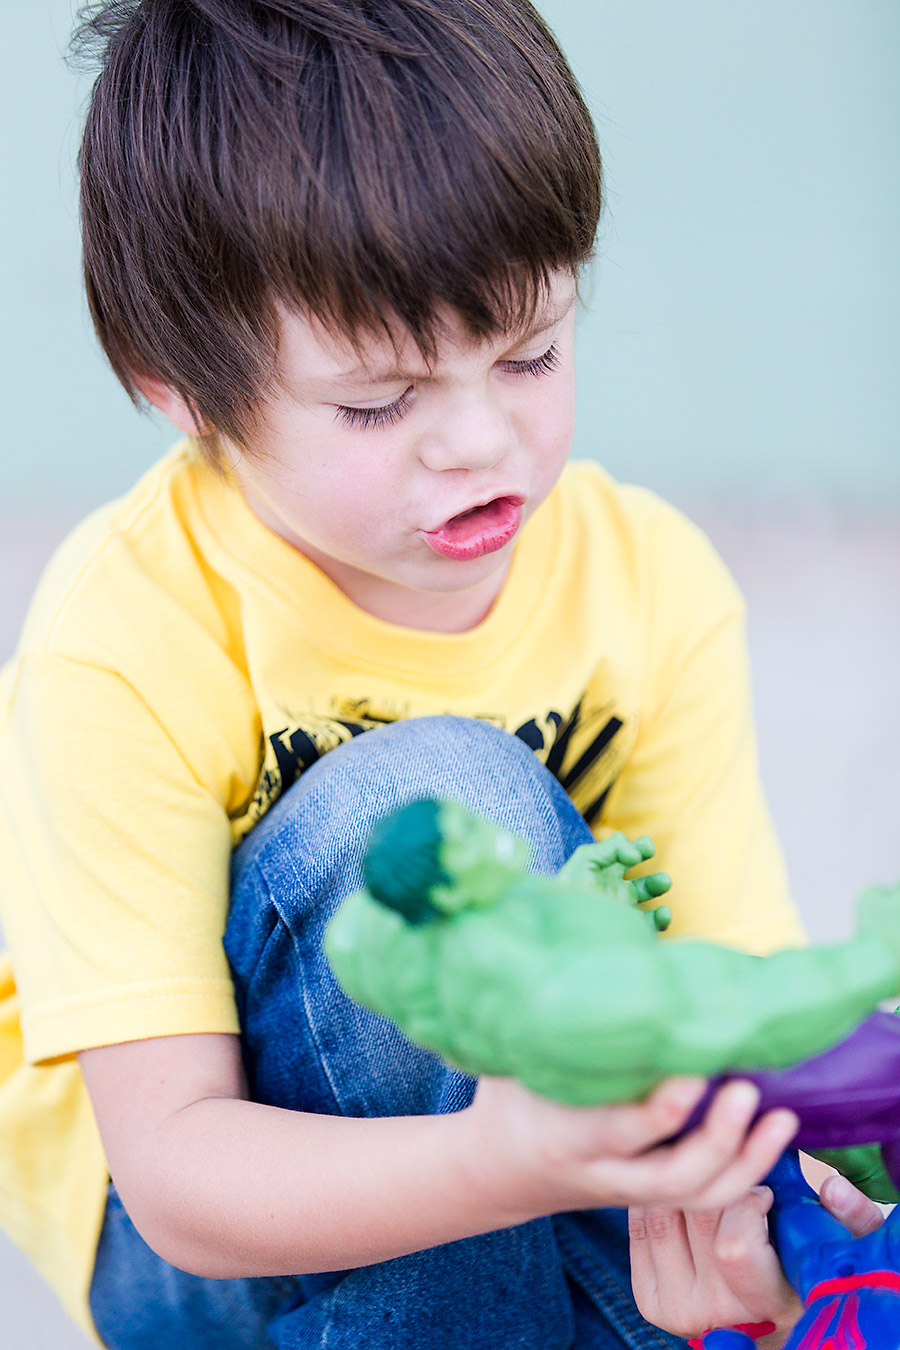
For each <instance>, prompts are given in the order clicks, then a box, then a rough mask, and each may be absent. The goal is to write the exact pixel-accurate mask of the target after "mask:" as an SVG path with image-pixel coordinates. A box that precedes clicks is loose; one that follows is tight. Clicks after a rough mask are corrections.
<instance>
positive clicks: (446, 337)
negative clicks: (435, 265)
mask: <svg viewBox="0 0 900 1350" xmlns="http://www.w3.org/2000/svg"><path fill="white" fill-rule="evenodd" d="M575 299H576V283H575V279H574V278H573V277H572V276H570V275H569V274H559V275H556V276H554V277H553V278H552V279H551V284H550V286H549V287H548V289H547V290H546V291H545V292H544V294H543V295H542V297H541V298H540V299H539V301H538V304H537V306H536V308H535V312H534V318H533V320H532V322H531V323H530V324H528V325H526V327H525V328H524V329H522V330H520V331H517V332H510V333H504V334H499V335H498V336H497V337H496V338H494V339H492V340H489V341H488V343H487V344H481V345H488V346H490V347H492V348H493V347H497V348H501V349H502V348H506V347H510V346H513V345H514V344H515V343H517V342H523V341H527V340H528V339H529V338H530V337H532V336H535V335H537V334H539V333H543V332H544V331H546V330H548V329H550V328H553V327H555V326H556V325H558V324H559V323H561V322H562V320H563V319H564V318H565V317H566V315H567V314H568V313H569V311H570V310H571V309H572V307H573V305H574V303H575ZM438 320H439V322H438V328H439V332H440V334H441V336H440V339H439V342H438V353H437V360H436V362H435V367H437V366H439V365H440V364H441V362H442V360H449V359H452V358H453V357H454V356H458V355H460V354H464V353H465V352H467V351H471V350H472V348H473V347H475V346H478V345H479V344H477V343H474V342H473V340H472V338H471V336H469V335H468V334H467V333H466V332H465V330H464V329H463V326H462V324H461V323H460V321H459V319H458V318H457V317H456V316H455V315H454V314H453V313H452V311H449V310H448V311H446V312H445V313H442V314H439V315H438ZM280 326H281V333H280V341H279V365H280V367H281V377H282V379H283V381H284V382H285V383H286V384H288V385H291V384H295V383H299V382H305V381H307V380H309V381H327V382H328V383H329V384H336V385H353V386H355V387H357V388H358V387H360V386H363V385H365V384H366V383H367V382H368V383H371V384H376V383H383V382H384V381H385V380H389V379H391V378H392V377H394V376H398V375H411V374H414V373H417V374H419V375H421V376H423V377H424V376H425V375H428V374H430V373H431V372H430V371H429V370H428V369H427V367H426V363H425V360H424V358H423V356H422V353H421V351H420V349H419V347H418V345H417V344H416V342H415V340H414V338H413V337H412V335H411V334H410V333H408V332H404V330H403V327H402V325H400V324H399V323H398V324H397V326H396V328H391V325H390V324H388V330H389V332H390V334H391V335H390V336H389V335H388V332H386V333H385V334H384V336H383V337H382V336H376V335H371V336H366V335H362V336H361V337H359V338H357V339H356V340H355V341H354V340H353V339H352V338H351V337H349V336H348V335H345V334H341V333H335V332H333V331H331V330H330V329H329V328H327V327H326V326H325V324H324V323H322V322H321V320H319V319H318V318H316V316H315V315H309V314H303V313H299V312H297V311H287V310H285V309H282V310H281V313H280Z"/></svg>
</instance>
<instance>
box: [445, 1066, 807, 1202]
mask: <svg viewBox="0 0 900 1350" xmlns="http://www.w3.org/2000/svg"><path fill="white" fill-rule="evenodd" d="M704 1086H705V1084H704V1082H703V1080H701V1079H693V1078H673V1079H669V1080H668V1081H667V1082H665V1083H663V1084H661V1085H660V1086H659V1087H658V1088H657V1089H656V1091H655V1092H654V1093H653V1094H652V1095H651V1096H650V1097H648V1098H647V1100H646V1101H645V1102H640V1103H627V1104H621V1105H614V1106H598V1107H572V1106H562V1105H560V1104H558V1103H556V1102H551V1101H548V1100H546V1099H545V1098H543V1097H538V1096H536V1095H534V1094H533V1093H531V1092H529V1091H528V1090H527V1089H526V1088H524V1087H522V1086H521V1084H519V1083H516V1082H514V1081H513V1080H511V1079H497V1078H483V1079H481V1080H480V1082H479V1084H478V1090H477V1092H476V1095H475V1101H474V1102H473V1104H472V1106H471V1107H470V1108H469V1112H470V1125H471V1127H472V1128H473V1130H474V1131H475V1134H476V1141H475V1147H474V1148H473V1150H472V1156H473V1158H475V1159H477V1160H478V1161H477V1166H478V1168H479V1171H480V1175H479V1177H478V1178H477V1181H478V1184H481V1185H483V1186H487V1187H488V1188H489V1189H491V1190H492V1191H493V1196H494V1198H495V1199H496V1200H497V1201H498V1202H501V1203H502V1202H503V1201H504V1197H505V1200H506V1203H507V1204H508V1205H509V1206H510V1208H512V1209H514V1210H515V1212H516V1214H517V1216H519V1217H518V1219H517V1220H513V1221H520V1220H521V1218H534V1217H537V1216H538V1215H539V1214H550V1213H557V1212H560V1211H562V1210H567V1209H590V1208H593V1207H596V1206H605V1205H616V1206H621V1207H625V1206H628V1205H640V1206H648V1205H662V1206H667V1207H668V1206H672V1205H678V1206H679V1208H684V1209H700V1210H710V1209H721V1208H724V1207H725V1206H727V1205H731V1204H732V1203H733V1202H734V1201H736V1200H737V1199H738V1198H739V1197H740V1196H743V1195H744V1194H745V1193H746V1192H747V1191H748V1190H749V1189H750V1187H752V1186H753V1185H755V1184H756V1182H758V1181H759V1180H760V1178H761V1177H763V1176H765V1174H766V1173H767V1172H768V1171H769V1170H770V1168H771V1167H772V1166H773V1165H774V1163H775V1161H776V1159H777V1158H778V1157H779V1156H780V1154H781V1153H782V1152H783V1150H784V1149H785V1148H786V1147H787V1145H788V1144H789V1143H790V1140H791V1139H792V1137H793V1135H794V1134H795V1133H796V1130H797V1118H796V1116H795V1115H794V1114H793V1112H791V1111H771V1112H769V1113H768V1115H766V1116H764V1117H763V1118H762V1119H761V1120H759V1121H757V1122H756V1124H755V1125H752V1126H751V1121H752V1120H753V1115H754V1112H755V1110H756V1106H757V1102H758V1100H759V1094H758V1092H757V1090H756V1088H755V1087H754V1086H753V1085H752V1084H750V1083H746V1082H733V1083H730V1084H728V1085H727V1086H725V1087H723V1088H721V1089H720V1091H719V1092H718V1093H717V1094H716V1096H715V1098H714V1099H713V1102H712V1104H711V1106H710V1107H709V1110H708V1111H707V1113H706V1117H705V1119H704V1121H703V1123H702V1124H701V1125H700V1126H698V1128H697V1129H695V1130H693V1131H692V1132H691V1133H690V1134H689V1135H685V1137H684V1138H683V1139H680V1140H679V1141H678V1142H677V1143H672V1144H668V1143H665V1142H664V1141H665V1140H667V1139H669V1138H671V1136H672V1135H673V1134H676V1133H677V1132H678V1130H679V1129H680V1128H681V1127H682V1125H683V1124H684V1122H685V1121H686V1120H687V1118H688V1116H689V1115H690V1112H691V1110H692V1108H693V1106H694V1105H695V1103H696V1102H697V1100H698V1098H699V1097H700V1095H701V1093H702V1091H703V1088H704Z"/></svg>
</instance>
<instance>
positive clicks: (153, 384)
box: [135, 375, 212, 436]
mask: <svg viewBox="0 0 900 1350" xmlns="http://www.w3.org/2000/svg"><path fill="white" fill-rule="evenodd" d="M135 384H136V385H137V387H138V389H139V390H140V391H141V393H142V394H143V395H144V398H146V399H147V400H148V402H150V403H152V404H153V406H154V408H159V410H160V412H161V413H165V415H166V417H168V419H169V421H170V422H171V423H172V425H173V427H177V428H178V430H179V431H183V432H184V433H185V435H186V436H207V435H208V434H209V433H210V431H212V427H210V426H207V424H206V423H205V422H204V421H203V420H202V418H200V417H198V416H197V414H196V412H195V411H194V409H193V408H192V407H191V406H190V404H189V403H186V402H185V400H184V399H183V398H182V397H181V395H180V394H177V393H176V392H175V390H174V389H173V388H172V387H171V386H170V385H168V384H164V383H163V381H162V380H154V379H152V378H151V377H150V376H149V375H141V376H139V377H138V378H137V379H136V380H135Z"/></svg>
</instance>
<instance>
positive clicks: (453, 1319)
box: [91, 717, 685, 1350]
mask: <svg viewBox="0 0 900 1350" xmlns="http://www.w3.org/2000/svg"><path fill="white" fill-rule="evenodd" d="M428 795H435V796H449V797H456V798H459V799H462V800H464V801H466V802H467V803H468V804H469V805H470V806H471V807H472V808H473V809H474V810H476V811H478V812H479V813H481V814H483V815H485V816H488V817H490V818H492V819H494V820H496V821H497V822H499V823H502V824H504V825H506V826H507V827H509V828H510V829H512V830H514V831H515V832H517V833H518V834H521V835H524V836H525V837H527V838H528V839H529V840H530V841H531V844H532V849H533V857H534V867H535V870H537V871H540V872H547V873H551V872H554V871H556V870H557V869H558V868H559V867H560V866H561V865H562V863H563V862H564V861H565V860H566V858H567V857H568V856H569V855H570V854H571V852H572V851H573V850H574V849H575V848H576V847H577V846H578V845H579V844H581V843H584V842H587V841H589V839H590V837H591V836H590V833H589V831H588V829H587V826H586V825H585V824H584V822H583V820H582V819H581V817H580V816H579V814H578V812H577V811H576V809H575V807H574V806H573V805H572V803H571V801H570V800H569V798H568V797H567V796H566V794H565V792H564V791H563V790H562V788H561V787H560V786H559V784H558V783H557V782H556V780H555V779H554V778H553V777H552V776H551V775H550V774H549V773H548V772H547V771H546V769H545V768H544V767H543V765H541V764H540V762H539V761H538V760H537V759H536V758H535V756H534V754H533V753H532V751H531V750H529V749H528V747H527V746H526V745H525V744H524V743H523V742H522V741H520V740H518V739H517V738H516V737H514V736H511V735H509V734H507V733H506V732H503V731H499V730H497V729H496V728H494V727H492V726H490V725H488V724H486V723H483V722H475V721H468V720H466V719H462V718H451V717H433V718H422V719H417V720H412V721H404V722H397V723H394V724H392V725H390V726H386V727H384V728H379V729H378V730H376V731H371V732H367V733H366V734H365V735H362V736H359V737H357V738H356V739H354V740H352V741H350V742H349V743H347V744H346V745H343V746H341V747H339V748H338V749H336V750H333V751H330V752H329V753H328V754H327V755H326V756H324V758H323V759H321V760H319V761H318V762H317V763H316V764H315V765H313V767H312V768H310V769H309V770H307V772H306V773H304V774H303V776H302V778H300V780H299V781H298V782H297V783H296V784H295V785H294V786H293V787H292V788H291V789H290V790H289V791H288V792H287V793H286V794H285V795H284V796H283V797H282V799H281V800H280V801H279V802H278V803H277V805H276V806H274V807H273V808H272V810H271V811H270V812H269V813H268V815H267V816H266V817H265V819H264V820H263V821H262V822H261V824H260V825H258V826H257V828H256V829H255V830H254V832H253V833H252V834H251V835H250V836H249V837H248V839H247V840H246V841H245V842H244V843H243V844H242V845H241V847H240V848H239V849H238V850H237V851H236V853H235V856H234V867H233V876H232V903H231V912H230V917H229V921H228V928H227V932H226V934H225V948H226V951H227V953H228V958H229V960H230V962H231V965H232V970H233V974H234V980H235V987H236V991H237V999H238V1009H239V1013H240V1019H241V1027H242V1032H243V1047H244V1059H245V1064H246V1070H247V1076H248V1080H249V1084H250V1092H251V1095H252V1097H253V1098H254V1099H255V1100H256V1101H261V1102H266V1103H269V1104H271V1105H276V1106H280V1107H286V1108H289V1109H293V1110H297V1111H314V1112H318V1113H320V1114H326V1115H349V1116H387V1115H416V1114H422V1113H436V1112H448V1111H457V1110H460V1109H462V1108H463V1107H465V1106H467V1105H468V1104H469V1102H470V1101H471V1099H472V1095H473V1092H474V1080H472V1079H471V1078H468V1077H467V1076H466V1075H464V1074H461V1073H459V1072H457V1071H455V1070H451V1069H448V1068H446V1067H445V1066H444V1065H443V1064H442V1063H441V1062H440V1061H439V1060H438V1059H437V1058H436V1057H435V1056H434V1055H432V1054H429V1053H427V1052H426V1051H423V1050H419V1049H418V1048H416V1047H415V1046H413V1045H411V1044H410V1042H409V1041H407V1040H406V1039H405V1037H404V1036H403V1035H402V1033H401V1032H399V1031H398V1030H397V1029H396V1028H395V1027H394V1026H393V1025H392V1024H390V1023H388V1022H387V1021H385V1020H384V1019H383V1018H381V1017H379V1016H377V1015H375V1014H374V1013H370V1012H367V1011H366V1010H365V1009H363V1008H360V1007H358V1006H357V1005H356V1004H354V1003H351V1002H350V1001H349V1000H348V999H347V998H346V997H345V996H344V994H343V993H342V992H341V990H340V989H339V988H338V986H337V985H336V983H335V980H334V977H333V976H332V974H331V970H330V967H329V966H328V963H327V961H326V959H325V957H324V955H323V952H322V933H323V930H324V928H325V925H326V923H327V922H328V920H329V918H330V917H331V915H332V914H333V913H334V911H335V909H336V908H337V906H338V905H339V904H340V902H341V900H342V899H343V898H344V896H346V895H347V894H349V893H350V891H352V890H355V889H356V888H357V887H359V886H360V884H361V858H362V852H363V848H364V843H365V839H366V836H367V834H368V828H369V825H370V824H371V822H372V821H373V820H375V819H376V818H378V817H379V816H382V815H384V814H385V813H386V812H387V811H388V810H390V809H391V808H393V807H395V806H398V805H400V804H401V803H402V802H405V801H409V800H411V799H413V798H416V797H421V796H428ZM298 1166H302V1160H299V1159H298ZM91 1309H92V1312H93V1315H94V1320H95V1323H96V1325H97V1329H98V1331H99V1333H100V1335H101V1337H102V1339H103V1340H104V1341H105V1343H106V1344H107V1345H108V1346H109V1347H110V1348H111V1350H159V1347H160V1346H167V1345H169V1344H173V1345H178V1346H179V1347H180V1350H213V1347H214V1348H215V1350H244V1347H259V1350H271V1347H272V1346H277V1347H280V1350H314V1348H315V1350H318V1348H319V1347H321V1348H322V1350H360V1347H363V1346H364V1347H365V1350H482V1347H483V1350H513V1347H515V1350H570V1347H571V1348H574V1347H577V1348H578V1350H623V1347H628V1350H676V1347H681V1348H682V1350H683V1348H684V1344H685V1343H684V1342H683V1341H681V1340H679V1339H677V1338H675V1337H672V1336H669V1335H667V1334H666V1333H664V1332H662V1331H659V1330H657V1329H656V1328H655V1327H651V1326H650V1325H649V1324H648V1323H647V1322H645V1321H644V1320H643V1318H642V1317H641V1316H640V1314H639V1313H638V1311H637V1308H636V1307H635V1305H634V1301H633V1299H632V1297H631V1290H630V1280H629V1275H628V1250H627V1230H626V1218H625V1214H624V1211H621V1210H592V1211H589V1212H585V1213H578V1214H560V1215H556V1216H554V1217H552V1218H545V1219H537V1220H535V1221H533V1222H531V1223H527V1224H523V1225H521V1226H519V1227H515V1228H509V1229H504V1230H501V1231H499V1232H494V1233H485V1234H483V1235H482V1236H480V1237H474V1238H468V1239H465V1240H463V1241H459V1242H453V1243H448V1244H446V1245H444V1246H441V1247H434V1248H431V1249H429V1250H427V1251H423V1252H416V1253H413V1254H412V1255H410V1256H403V1257H398V1258H397V1259H395V1260H392V1261H385V1262H382V1263H380V1264H378V1265H374V1266H365V1267H361V1268H360V1269H356V1270H347V1271H336V1272H332V1273H328V1274H319V1275H297V1276H293V1277H287V1278H272V1279H258V1278H257V1279H242V1280H235V1279H231V1280H210V1279H203V1278H200V1277H199V1276H194V1275H188V1274H185V1273H184V1272H183V1271H180V1270H177V1269H176V1268H175V1267H173V1266H170V1265H168V1264H167V1263H166V1262H164V1261H163V1260H161V1259H160V1258H159V1257H157V1256H156V1255H154V1253H153V1252H151V1251H150V1249H149V1248H148V1247H147V1246H146V1244H145V1243H144V1242H143V1241H142V1239H141V1238H140V1236H139V1235H138V1234H137V1232H136V1230H135V1228H134V1226H133V1224H132V1223H131V1220H130V1219H129V1218H128V1216H127V1214H126V1213H125V1210H124V1209H123V1207H122V1204H121V1201H120V1200H119V1198H118V1196H117V1194H116V1192H115V1189H114V1188H113V1187H112V1186H111V1187H110V1196H109V1202H108V1206H107V1212H106V1219H105V1222H104V1226H103V1232H102V1235H101V1238H100V1245H99V1250H98V1254H97V1264H96V1269H95V1273H94V1280H93V1285H92V1289H91Z"/></svg>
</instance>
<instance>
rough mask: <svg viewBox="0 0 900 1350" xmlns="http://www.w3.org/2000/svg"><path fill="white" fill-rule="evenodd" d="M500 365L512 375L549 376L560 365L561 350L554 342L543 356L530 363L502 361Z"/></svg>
mask: <svg viewBox="0 0 900 1350" xmlns="http://www.w3.org/2000/svg"><path fill="white" fill-rule="evenodd" d="M500 365H501V367H502V369H503V370H506V371H508V372H509V374H510V375H549V374H550V372H551V370H556V368H557V366H558V365H559V348H558V347H557V345H556V343H555V342H554V343H552V344H551V346H549V347H548V348H547V350H546V351H545V352H544V354H543V356H534V357H532V358H531V359H530V360H529V361H501V362H500Z"/></svg>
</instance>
